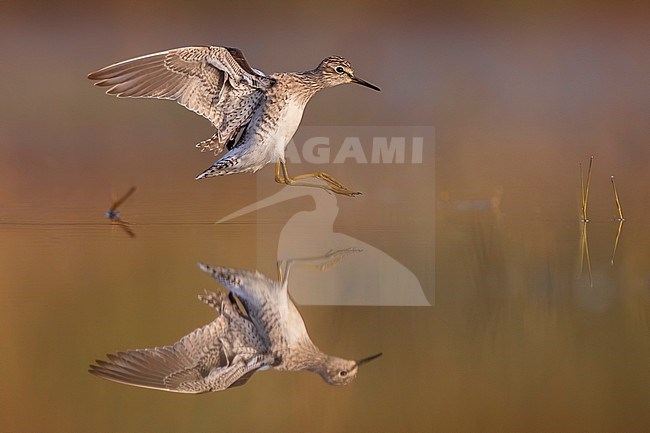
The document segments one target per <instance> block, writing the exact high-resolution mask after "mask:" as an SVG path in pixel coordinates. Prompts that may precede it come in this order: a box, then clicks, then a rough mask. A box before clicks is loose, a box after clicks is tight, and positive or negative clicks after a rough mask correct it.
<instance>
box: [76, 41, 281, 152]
mask: <svg viewBox="0 0 650 433" xmlns="http://www.w3.org/2000/svg"><path fill="white" fill-rule="evenodd" d="M88 78H90V79H91V80H98V81H97V82H96V83H95V84H96V85H98V86H102V87H108V90H107V91H106V93H108V94H109V95H116V96H118V97H131V98H158V99H171V100H174V101H177V102H178V103H179V104H181V105H182V106H184V107H186V108H188V109H189V110H192V111H194V112H195V113H198V114H200V115H201V116H203V117H205V118H207V119H208V120H210V122H212V124H213V125H214V126H215V127H216V129H217V133H216V134H215V135H216V138H217V140H218V141H219V143H220V144H221V145H222V146H223V145H225V144H226V143H227V142H228V140H230V139H231V138H233V135H236V133H237V131H238V130H239V129H240V127H241V126H243V125H245V124H247V123H248V122H249V120H250V118H251V116H252V114H253V111H254V110H255V108H256V107H257V106H258V104H259V103H260V101H261V100H262V98H263V97H264V90H265V89H267V88H269V87H270V86H272V85H273V83H274V80H273V79H272V78H269V77H266V76H265V75H263V74H262V73H260V72H259V71H256V70H254V69H253V68H251V67H250V65H249V64H248V63H247V62H246V59H245V58H244V55H243V54H242V52H241V51H240V50H238V49H236V48H226V47H185V48H177V49H173V50H169V51H163V52H160V53H155V54H149V55H146V56H142V57H137V58H135V59H130V60H125V61H123V62H119V63H116V64H114V65H111V66H107V67H105V68H102V69H100V70H98V71H95V72H92V73H91V74H89V75H88Z"/></svg>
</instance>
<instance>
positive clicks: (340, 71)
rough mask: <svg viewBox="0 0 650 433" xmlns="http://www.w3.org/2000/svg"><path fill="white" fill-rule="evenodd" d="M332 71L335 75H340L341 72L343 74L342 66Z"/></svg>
mask: <svg viewBox="0 0 650 433" xmlns="http://www.w3.org/2000/svg"><path fill="white" fill-rule="evenodd" d="M334 70H335V71H336V73H337V74H342V73H343V72H345V70H344V69H343V67H342V66H337V67H336V68H334Z"/></svg>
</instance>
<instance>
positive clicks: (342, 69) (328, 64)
mask: <svg viewBox="0 0 650 433" xmlns="http://www.w3.org/2000/svg"><path fill="white" fill-rule="evenodd" d="M316 70H317V71H318V72H319V73H320V74H321V75H322V76H323V78H324V80H325V82H326V83H327V86H328V87H334V86H338V85H339V84H345V83H357V84H361V85H362V86H366V87H370V88H371V89H373V90H377V91H379V90H380V89H379V87H377V86H375V85H374V84H370V83H368V82H367V81H364V80H362V79H361V78H359V77H356V76H355V75H354V70H353V69H352V65H350V62H348V61H347V60H345V59H344V58H343V57H339V56H331V57H328V58H326V59H324V60H323V61H322V62H320V65H318V68H316Z"/></svg>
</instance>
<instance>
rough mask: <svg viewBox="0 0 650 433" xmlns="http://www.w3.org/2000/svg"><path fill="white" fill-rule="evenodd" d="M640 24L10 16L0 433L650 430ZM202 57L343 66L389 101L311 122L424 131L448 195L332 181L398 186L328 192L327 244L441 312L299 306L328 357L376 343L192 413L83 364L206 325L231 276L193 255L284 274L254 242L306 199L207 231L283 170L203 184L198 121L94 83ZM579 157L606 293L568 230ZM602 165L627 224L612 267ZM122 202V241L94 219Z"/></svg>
mask: <svg viewBox="0 0 650 433" xmlns="http://www.w3.org/2000/svg"><path fill="white" fill-rule="evenodd" d="M649 18H650V7H648V4H647V2H587V1H584V2H582V1H569V2H551V3H545V2H533V1H524V2H500V3H497V2H488V1H485V2H470V1H465V2H451V1H448V2H425V1H422V2H399V3H398V2H356V1H347V2H343V1H332V2H327V3H307V2H290V1H283V2H252V3H249V2H228V3H219V2H215V1H211V2H207V1H205V2H171V1H155V2H154V1H131V2H127V1H112V2H92V1H91V2H72V1H60V2H37V1H24V2H6V1H5V2H2V3H0V47H1V53H2V59H1V62H0V68H1V69H0V71H1V72H2V79H1V80H0V86H1V89H2V104H0V118H1V119H2V121H1V122H0V275H1V278H0V345H1V351H2V356H1V357H0V380H1V383H2V392H1V393H0V431H7V432H22V431H24V432H83V431H95V432H101V431H106V432H163V431H192V432H195V431H196V432H198V431H255V432H260V431H283V432H292V431H296V432H303V431H309V432H321V431H322V432H335V431H347V432H358V431H377V432H379V431H386V432H422V431H468V432H469V431H472V432H476V431H481V432H487V431H499V432H503V431H553V432H559V431H567V432H573V431H608V432H621V431H648V430H650V412H649V411H648V401H650V368H649V366H650V340H649V338H648V337H649V336H650V253H649V252H648V245H650V229H649V228H648V227H650V224H649V223H650V218H649V217H648V215H649V212H650V202H649V200H650V194H649V193H648V185H649V184H650V182H649V181H650V148H649V146H648V137H649V136H650V126H649V122H648V118H649V116H648V115H649V114H650V94H649V87H648V77H649V76H650V56H648V40H650V30H649V27H648V22H649ZM193 44H202V45H226V46H235V47H238V48H240V49H242V50H243V52H244V53H245V54H246V57H247V59H248V61H249V62H250V63H251V64H252V65H253V66H254V67H256V68H258V69H261V70H263V71H265V72H267V73H271V72H274V71H291V70H305V69H310V68H313V67H315V66H316V65H317V64H318V63H319V62H320V60H321V59H322V58H324V57H326V56H328V55H332V54H338V55H342V56H345V57H346V58H348V59H349V60H350V61H351V63H352V64H353V65H354V67H355V71H356V72H357V73H358V74H359V76H361V77H363V78H364V79H367V80H368V81H370V82H372V83H375V84H377V85H378V86H380V87H381V88H382V92H381V93H374V92H371V91H369V90H368V89H364V88H362V87H359V86H341V87H337V88H335V89H329V90H327V91H324V92H322V93H321V94H319V95H317V96H316V97H315V98H314V100H313V101H312V102H311V103H310V104H309V106H308V108H307V110H306V113H305V116H304V118H303V125H328V126H331V125H347V126H355V125H362V126H373V125H377V126H385V125H406V126H409V125H432V126H434V127H435V128H436V143H435V149H428V151H432V150H434V151H435V184H434V185H431V184H428V183H423V182H419V181H418V179H419V178H418V176H421V172H418V171H417V170H411V169H407V168H405V169H404V170H402V172H401V173H399V174H396V173H395V172H394V171H391V172H390V173H389V175H386V174H385V173H384V172H383V171H382V170H381V169H375V170H374V171H373V170H363V171H357V170H355V167H354V165H346V164H343V165H331V166H328V167H325V168H326V171H328V172H329V173H331V174H332V175H334V176H335V177H337V178H339V179H340V180H342V181H343V182H344V183H346V184H349V185H351V186H357V185H358V186H359V187H360V188H365V189H366V190H368V189H371V186H372V185H374V184H376V183H379V184H381V185H385V184H390V185H392V186H393V188H394V190H395V191H397V192H398V194H396V195H394V196H391V198H386V197H383V198H382V197H378V196H373V195H371V194H367V195H366V196H363V197H361V198H358V199H339V200H338V206H339V214H338V218H337V220H336V221H337V223H336V224H337V225H336V227H335V229H336V230H337V231H339V232H344V233H346V234H348V235H349V236H354V237H355V238H357V239H361V240H363V241H365V242H367V243H368V244H371V245H374V246H376V247H377V248H380V249H382V250H383V251H386V252H387V253H388V254H390V255H391V256H392V257H394V258H395V259H396V260H398V261H400V262H402V263H407V264H408V265H409V266H410V267H411V270H412V271H413V272H414V273H415V274H416V275H417V276H418V278H419V279H420V282H421V283H422V285H423V288H424V291H425V293H426V294H427V295H428V296H429V295H431V294H433V293H434V292H435V304H434V305H433V306H432V307H422V308H397V307H305V308H303V309H302V310H301V311H302V312H303V315H304V316H305V321H306V323H307V326H308V328H309V330H310V333H311V335H312V338H313V339H314V341H315V342H316V344H317V345H319V346H320V347H321V348H322V349H323V350H324V351H325V352H328V353H332V354H336V355H340V356H345V357H348V358H360V357H362V356H367V355H369V354H371V353H375V352H377V351H379V350H381V351H383V352H384V357H382V358H381V359H380V360H378V361H375V362H373V363H372V364H370V365H368V366H367V367H365V368H364V369H363V370H362V371H361V372H360V374H359V377H358V379H357V380H356V381H355V383H353V384H351V385H350V386H348V387H344V388H333V387H329V386H327V385H326V384H324V383H323V382H322V381H321V380H320V379H319V378H318V377H316V376H314V375H312V374H309V373H295V374H288V373H279V372H264V373H261V374H258V375H256V376H255V377H254V378H253V379H252V380H251V381H250V382H249V383H248V384H247V385H246V386H245V387H242V388H238V389H235V390H231V391H227V392H223V393H217V394H208V395H202V396H184V395H176V394H168V393H163V392H154V391H150V390H142V389H137V388H131V387H126V386H121V385H117V384H114V383H109V382H106V381H102V380H99V379H97V378H95V377H92V376H91V375H89V374H88V373H86V369H87V365H88V364H89V363H90V362H92V361H93V360H94V359H95V358H98V357H103V354H104V353H106V352H115V351H117V350H123V349H129V348H140V347H150V346H155V345H164V344H169V343H172V342H173V341H175V339H177V338H179V337H181V336H182V335H183V334H184V333H186V332H188V331H190V330H192V329H194V328H195V327H198V326H201V325H203V324H204V323H207V322H208V321H210V320H212V312H211V311H210V309H209V308H206V307H205V306H203V305H201V304H200V303H199V302H198V301H197V300H196V299H195V296H196V294H198V293H200V291H201V290H202V288H203V287H207V288H211V289H213V290H214V289H216V287H217V285H216V284H214V282H213V281H212V280H210V279H209V278H208V277H207V276H205V275H204V274H202V273H201V272H200V271H199V270H198V269H197V268H196V264H195V263H196V262H197V261H199V260H200V261H205V262H208V263H211V264H214V265H223V266H231V267H237V268H248V269H254V268H260V267H261V268H262V269H261V270H263V271H264V272H267V273H269V275H272V274H271V273H270V272H272V269H273V262H274V260H275V257H274V254H275V250H273V248H272V247H269V251H268V253H267V254H265V251H264V248H262V249H261V251H260V245H265V244H268V245H274V244H277V240H276V239H270V238H269V239H266V238H265V239H262V240H263V241H264V242H262V243H260V240H259V239H258V230H257V227H258V225H259V224H264V225H265V227H266V228H267V230H265V231H264V233H265V234H264V236H265V237H270V235H268V233H272V232H273V230H268V227H276V228H277V232H278V233H279V231H280V230H281V229H282V225H283V222H284V221H286V219H287V218H288V217H290V216H291V215H292V214H293V213H295V212H297V211H299V210H302V209H305V208H309V207H310V206H313V205H312V204H310V202H309V200H308V199H306V198H305V199H297V200H294V201H292V202H288V203H287V204H286V205H284V206H283V207H281V208H274V209H267V210H265V211H263V212H260V213H259V214H258V215H256V216H255V217H252V216H251V217H250V218H249V219H246V220H243V221H239V222H235V223H232V224H228V225H226V226H214V225H213V224H211V223H212V222H213V221H216V220H217V219H219V218H221V217H222V216H224V215H227V214H228V213H230V212H233V211H235V210H237V209H239V208H241V207H242V206H244V205H247V204H249V203H252V202H254V201H255V200H256V199H257V195H258V187H257V185H258V183H259V182H267V183H271V184H272V177H273V173H272V168H271V167H268V168H266V169H264V170H263V171H261V172H260V173H259V174H258V175H257V176H244V175H238V176H229V177H225V178H220V179H212V180H208V181H203V182H196V181H194V176H195V175H196V174H198V173H199V172H200V171H202V170H203V169H204V168H206V167H207V166H209V165H210V164H211V163H212V161H213V160H214V159H213V157H212V156H211V155H208V154H205V153H203V154H202V153H200V152H197V151H196V149H194V148H193V147H192V146H193V145H194V144H195V143H197V142H199V141H201V140H203V139H205V138H207V137H209V136H210V135H211V134H212V132H213V131H212V130H211V127H210V125H209V123H208V122H207V121H205V120H204V119H201V118H200V117H198V116H196V115H195V114H193V113H191V112H189V111H187V110H184V109H183V108H182V107H179V106H177V105H176V104H173V103H171V102H158V101H135V100H117V99H115V98H110V97H108V96H105V95H103V94H102V92H101V90H100V89H97V88H93V86H92V85H91V83H90V82H89V81H88V80H87V79H86V75H87V73H88V72H90V71H93V70H95V69H97V68H99V67H102V66H105V65H108V64H110V63H113V62H115V61H119V60H123V59H127V58H130V57H134V56H138V55H143V54H146V53H150V52H156V51H160V50H164V49H168V48H174V47H180V46H186V45H193ZM591 155H594V156H595V162H594V174H593V180H592V185H591V188H592V191H591V193H590V205H589V212H590V218H591V220H592V221H591V222H590V223H589V228H588V231H589V232H588V241H589V244H588V245H589V249H590V264H591V274H592V275H591V279H592V281H593V285H592V284H590V279H589V276H588V275H587V274H588V272H587V269H586V266H585V265H584V263H583V267H582V270H581V269H580V262H581V241H580V226H579V224H578V221H577V218H578V202H579V171H578V163H579V162H582V163H583V166H584V165H585V164H587V163H588V159H589V157H590V156H591ZM428 169H430V170H433V169H434V167H433V166H430V167H428ZM391 170H394V167H393V168H391ZM610 175H616V180H617V187H618V189H619V193H620V194H621V201H622V205H623V211H624V213H625V217H626V222H625V224H624V227H623V229H622V233H621V237H620V243H619V246H618V250H617V251H616V256H615V260H614V263H613V264H611V263H610V262H611V258H612V255H613V253H614V252H613V246H614V242H615V236H616V228H617V227H616V224H615V223H614V222H612V221H611V219H612V218H614V217H615V216H616V208H615V206H614V199H613V195H612V189H611V185H610V183H609V182H610V181H609V176H610ZM404 184H407V185H416V187H413V188H403V185H404ZM131 185H137V187H138V190H137V192H136V193H135V195H134V196H133V197H132V198H131V199H130V200H129V201H128V202H127V203H126V204H125V205H124V207H123V209H122V210H123V215H124V219H126V220H128V221H130V222H132V223H134V225H133V228H134V230H135V232H136V234H137V237H136V238H134V239H131V238H129V237H128V236H127V235H126V234H125V233H124V232H122V231H121V230H120V229H119V227H115V226H111V225H110V224H109V223H108V222H107V220H106V219H105V217H104V215H103V212H104V211H105V210H106V209H107V208H108V207H109V205H110V200H111V193H115V194H121V193H123V192H125V191H126V190H127V189H128V188H129V187H130V186H131ZM434 192H435V194H434ZM433 200H437V203H438V206H437V207H436V209H433V207H432V206H431V204H432V203H434V201H433ZM486 203H488V204H489V205H488V206H487V207H486V206H485V204H486ZM400 216H403V218H399V217H400ZM396 221H397V222H396ZM400 221H401V222H400ZM434 252H435V254H434ZM260 257H266V259H260ZM261 262H263V263H261ZM359 272H364V270H359ZM315 278H317V277H315ZM430 301H432V302H431V303H432V304H433V303H434V302H433V299H431V298H430Z"/></svg>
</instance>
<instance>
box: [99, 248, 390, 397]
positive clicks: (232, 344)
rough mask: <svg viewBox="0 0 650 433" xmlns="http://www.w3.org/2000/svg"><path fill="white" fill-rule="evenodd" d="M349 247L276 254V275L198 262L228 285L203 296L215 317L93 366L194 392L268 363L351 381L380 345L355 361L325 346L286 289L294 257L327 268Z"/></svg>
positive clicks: (148, 384) (118, 377) (115, 377)
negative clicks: (281, 257)
mask: <svg viewBox="0 0 650 433" xmlns="http://www.w3.org/2000/svg"><path fill="white" fill-rule="evenodd" d="M351 252H352V251H339V252H331V253H329V254H328V255H327V256H325V257H315V258H313V259H297V260H285V261H281V262H278V275H279V279H278V280H277V281H275V280H271V279H269V278H267V277H266V276H265V275H263V274H261V273H260V272H257V271H245V270H239V269H230V268H223V267H215V266H210V265H206V264H199V266H200V268H201V269H202V270H203V271H205V272H207V273H209V274H210V275H212V276H213V277H214V278H215V279H216V280H217V281H219V282H220V283H221V284H222V285H223V286H224V287H226V288H227V289H228V292H229V293H228V294H226V293H224V292H207V291H206V293H205V294H203V295H200V296H199V299H200V300H202V301H203V302H205V303H206V304H208V305H210V306H211V307H213V308H214V309H215V310H216V312H217V317H216V319H215V320H213V321H212V322H211V323H209V324H207V325H205V326H203V327H202V328H199V329H196V330H195V331H193V332H191V333H190V334H188V335H186V336H185V337H183V338H181V339H180V341H178V342H177V343H175V344H173V345H170V346H164V347H156V348H152V349H139V350H129V351H126V352H119V353H117V354H115V355H111V354H109V355H107V356H108V359H109V360H108V361H102V360H98V361H97V365H91V366H90V370H89V371H90V373H92V374H94V375H96V376H99V377H103V378H105V379H108V380H112V381H115V382H120V383H124V384H127V385H134V386H139V387H144V388H153V389H159V390H163V391H172V392H181V393H191V394H198V393H203V392H210V391H222V390H225V389H228V388H232V387H235V386H240V385H243V384H245V383H246V382H247V381H248V380H249V379H250V377H251V376H252V375H253V374H254V373H255V372H256V371H258V370H266V369H269V368H273V369H275V370H284V371H299V370H308V371H312V372H314V373H318V374H319V375H320V376H321V377H322V378H323V379H324V380H325V382H327V383H329V384H330V385H347V384H348V383H350V382H352V381H353V380H354V378H355V377H356V376H357V373H358V371H359V367H360V366H361V365H363V364H365V363H367V362H369V361H371V360H373V359H375V358H377V357H378V356H380V355H381V353H379V354H377V355H373V356H370V357H367V358H364V359H362V360H359V361H353V360H347V359H343V358H338V357H336V356H331V355H327V354H325V353H323V352H321V350H320V349H319V348H318V347H316V345H315V344H314V343H313V342H312V341H311V338H310V337H309V334H308V333H307V329H306V327H305V323H304V321H303V318H302V316H301V315H300V312H299V311H298V309H297V308H296V305H295V304H294V302H293V301H292V300H291V298H290V297H289V295H288V292H287V282H288V277H289V271H290V269H291V267H292V266H293V265H295V264H299V263H300V264H313V265H315V266H318V267H321V268H323V269H327V268H328V267H329V266H333V265H335V262H336V261H338V260H340V259H341V258H342V257H344V256H345V255H346V254H349V253H351Z"/></svg>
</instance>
